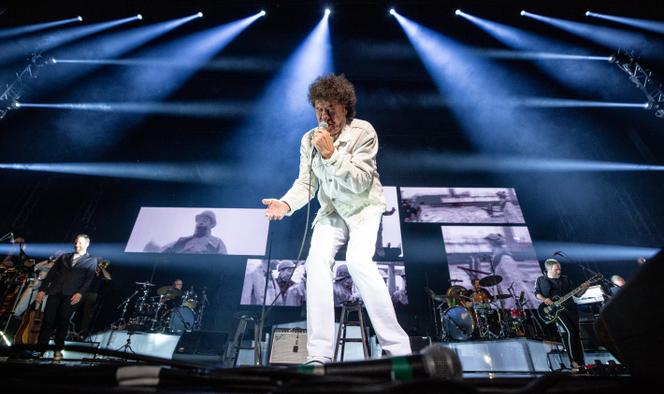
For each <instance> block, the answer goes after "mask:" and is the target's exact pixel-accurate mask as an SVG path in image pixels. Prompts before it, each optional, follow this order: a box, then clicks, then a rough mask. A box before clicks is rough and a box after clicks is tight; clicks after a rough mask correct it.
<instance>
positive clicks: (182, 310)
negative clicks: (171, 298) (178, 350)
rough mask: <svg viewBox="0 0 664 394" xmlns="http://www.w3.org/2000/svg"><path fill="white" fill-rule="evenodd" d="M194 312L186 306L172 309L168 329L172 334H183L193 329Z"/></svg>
mask: <svg viewBox="0 0 664 394" xmlns="http://www.w3.org/2000/svg"><path fill="white" fill-rule="evenodd" d="M194 320H195V319H194V312H193V311H192V310H191V309H189V308H187V307H184V306H179V307H177V308H175V309H173V310H172V311H171V317H170V319H169V322H168V331H169V332H170V333H172V334H182V333H183V332H185V331H191V329H192V328H193V327H194Z"/></svg>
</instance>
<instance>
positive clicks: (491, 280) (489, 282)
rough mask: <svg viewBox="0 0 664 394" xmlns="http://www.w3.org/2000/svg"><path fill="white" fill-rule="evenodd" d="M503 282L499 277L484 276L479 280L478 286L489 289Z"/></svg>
mask: <svg viewBox="0 0 664 394" xmlns="http://www.w3.org/2000/svg"><path fill="white" fill-rule="evenodd" d="M502 281H503V277H502V276H500V275H489V276H485V277H484V278H482V279H480V285H482V286H484V287H490V286H495V285H497V284H498V283H500V282H502Z"/></svg>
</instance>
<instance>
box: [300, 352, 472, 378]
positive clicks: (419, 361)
mask: <svg viewBox="0 0 664 394" xmlns="http://www.w3.org/2000/svg"><path fill="white" fill-rule="evenodd" d="M296 371H297V372H300V373H305V374H312V375H337V376H344V375H345V376H360V377H370V378H377V379H385V380H390V381H409V380H413V379H417V378H428V377H433V378H442V379H452V380H461V377H462V375H463V368H462V367H461V361H460V360H459V356H457V354H456V353H455V352H454V351H453V350H452V349H450V348H448V347H446V346H443V345H440V344H433V345H429V346H427V347H426V348H424V349H423V350H422V352H421V353H420V354H413V355H409V356H397V357H390V358H384V359H380V360H368V361H351V362H344V363H330V364H323V365H300V366H298V367H296Z"/></svg>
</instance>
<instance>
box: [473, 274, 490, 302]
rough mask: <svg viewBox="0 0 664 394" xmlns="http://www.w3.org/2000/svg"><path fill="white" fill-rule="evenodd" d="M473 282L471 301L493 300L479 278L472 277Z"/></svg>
mask: <svg viewBox="0 0 664 394" xmlns="http://www.w3.org/2000/svg"><path fill="white" fill-rule="evenodd" d="M472 284H473V294H472V297H473V302H475V303H487V302H491V301H493V296H492V295H491V293H489V290H487V289H485V288H484V287H482V285H481V284H480V279H479V278H474V279H473V280H472Z"/></svg>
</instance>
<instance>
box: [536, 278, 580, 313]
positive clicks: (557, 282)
mask: <svg viewBox="0 0 664 394" xmlns="http://www.w3.org/2000/svg"><path fill="white" fill-rule="evenodd" d="M574 287H575V286H574V285H572V282H571V281H570V280H569V278H567V277H566V276H562V275H561V276H560V278H555V279H554V278H549V277H547V276H540V277H539V278H537V283H536V284H535V294H541V295H543V296H544V297H546V298H551V299H553V297H556V296H558V297H562V296H564V295H565V294H567V293H569V292H570V291H572V290H574ZM563 305H565V307H566V308H568V309H569V308H573V309H576V304H575V303H574V301H573V300H572V298H571V297H570V298H569V299H567V301H565V302H564V303H563Z"/></svg>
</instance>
